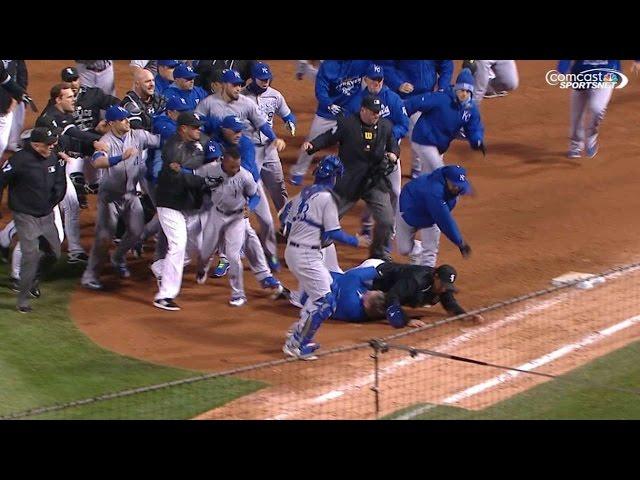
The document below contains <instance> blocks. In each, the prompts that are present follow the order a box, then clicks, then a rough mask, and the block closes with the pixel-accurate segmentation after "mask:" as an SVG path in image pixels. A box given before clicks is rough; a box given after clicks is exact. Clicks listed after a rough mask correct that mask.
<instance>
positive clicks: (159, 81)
mask: <svg viewBox="0 0 640 480" xmlns="http://www.w3.org/2000/svg"><path fill="white" fill-rule="evenodd" d="M178 65H180V61H179V60H158V74H157V75H156V76H155V82H156V92H157V93H158V94H159V95H163V96H166V95H165V93H164V91H165V90H166V89H167V88H169V87H170V86H171V84H172V83H173V81H174V79H173V71H174V70H175V68H176V67H177V66H178Z"/></svg>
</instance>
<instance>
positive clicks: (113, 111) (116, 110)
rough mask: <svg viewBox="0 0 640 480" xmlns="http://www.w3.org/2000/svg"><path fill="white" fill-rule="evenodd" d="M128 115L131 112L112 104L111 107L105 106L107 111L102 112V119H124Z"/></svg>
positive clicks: (110, 120)
mask: <svg viewBox="0 0 640 480" xmlns="http://www.w3.org/2000/svg"><path fill="white" fill-rule="evenodd" d="M130 116H131V114H130V113H129V112H128V111H127V110H125V109H124V108H122V107H121V106H119V105H112V106H111V107H109V108H107V111H106V112H105V113H104V119H105V120H106V121H107V122H113V121H116V120H124V119H125V118H129V117H130Z"/></svg>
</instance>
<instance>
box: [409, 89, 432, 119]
mask: <svg viewBox="0 0 640 480" xmlns="http://www.w3.org/2000/svg"><path fill="white" fill-rule="evenodd" d="M435 98H436V97H435V95H434V94H432V93H425V94H424V95H421V96H419V97H418V96H415V97H413V98H411V99H409V100H406V101H405V102H404V106H405V108H406V109H407V116H409V117H410V116H411V115H413V114H414V113H416V112H428V111H429V110H431V109H432V108H433V107H434V105H435Z"/></svg>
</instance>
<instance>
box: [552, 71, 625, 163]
mask: <svg viewBox="0 0 640 480" xmlns="http://www.w3.org/2000/svg"><path fill="white" fill-rule="evenodd" d="M620 68H621V66H620V60H560V61H559V62H558V68H557V70H558V72H560V73H563V74H566V73H572V74H574V75H578V74H581V73H584V72H589V73H592V74H593V73H598V71H601V72H602V74H603V75H604V74H606V73H607V72H606V70H614V71H620ZM600 69H606V70H600ZM612 87H613V85H612ZM612 94H613V88H574V89H572V90H571V126H570V137H569V138H570V143H569V153H568V154H567V156H568V157H569V158H580V157H582V156H583V155H584V156H586V157H588V158H593V157H595V156H596V154H597V153H598V129H599V128H600V124H601V123H602V120H604V116H605V113H606V112H607V105H608V104H609V101H610V100H611V95H612Z"/></svg>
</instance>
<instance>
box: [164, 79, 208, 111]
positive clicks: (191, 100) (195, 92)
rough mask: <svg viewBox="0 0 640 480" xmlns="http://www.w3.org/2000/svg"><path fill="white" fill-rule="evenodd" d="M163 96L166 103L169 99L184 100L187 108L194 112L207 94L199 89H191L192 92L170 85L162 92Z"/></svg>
mask: <svg viewBox="0 0 640 480" xmlns="http://www.w3.org/2000/svg"><path fill="white" fill-rule="evenodd" d="M164 96H165V97H166V98H167V101H168V100H169V99H170V98H171V97H179V98H184V101H185V102H187V105H188V106H189V110H195V109H196V107H197V106H198V103H200V100H203V99H204V98H206V97H207V92H205V91H204V90H203V89H202V88H200V87H193V89H192V90H180V89H179V88H178V87H177V85H175V84H173V83H172V84H171V86H169V87H167V88H166V90H165V91H164Z"/></svg>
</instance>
